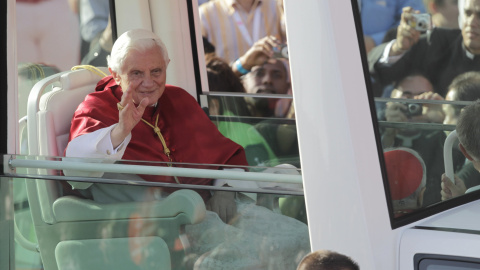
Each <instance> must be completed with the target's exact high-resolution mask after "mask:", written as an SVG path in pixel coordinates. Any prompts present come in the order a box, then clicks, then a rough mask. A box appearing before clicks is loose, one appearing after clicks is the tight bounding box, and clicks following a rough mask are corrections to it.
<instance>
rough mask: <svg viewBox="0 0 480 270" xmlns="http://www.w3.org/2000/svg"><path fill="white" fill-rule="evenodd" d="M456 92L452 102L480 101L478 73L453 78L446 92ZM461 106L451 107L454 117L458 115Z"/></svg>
mask: <svg viewBox="0 0 480 270" xmlns="http://www.w3.org/2000/svg"><path fill="white" fill-rule="evenodd" d="M452 89H454V90H456V91H455V93H454V96H453V100H460V101H475V100H477V99H480V72H478V71H469V72H465V73H462V74H460V75H458V76H457V77H455V78H454V79H453V81H452V82H451V83H450V85H449V86H448V90H449V91H450V90H452ZM462 107H463V106H460V105H453V108H454V109H455V115H459V114H460V110H461V109H462Z"/></svg>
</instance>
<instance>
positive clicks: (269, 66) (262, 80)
mask: <svg viewBox="0 0 480 270" xmlns="http://www.w3.org/2000/svg"><path fill="white" fill-rule="evenodd" d="M287 76H288V75H287V71H286V70H285V66H284V65H283V63H282V62H281V61H279V60H276V59H270V60H269V61H268V62H266V63H265V64H264V65H263V66H255V67H253V68H252V71H251V72H250V73H248V74H247V75H246V76H245V78H244V81H243V83H244V86H245V90H246V91H247V93H253V94H255V93H266V94H286V93H287V91H288V89H289V88H290V83H289V82H288V79H289V78H288V77H287Z"/></svg>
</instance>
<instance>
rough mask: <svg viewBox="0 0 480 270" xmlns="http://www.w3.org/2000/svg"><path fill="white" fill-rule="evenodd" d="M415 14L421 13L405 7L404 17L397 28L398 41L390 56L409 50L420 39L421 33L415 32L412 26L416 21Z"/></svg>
mask: <svg viewBox="0 0 480 270" xmlns="http://www.w3.org/2000/svg"><path fill="white" fill-rule="evenodd" d="M413 13H417V14H418V13H420V11H418V10H415V11H414V10H413V8H411V7H404V8H403V10H402V17H401V19H400V24H399V25H398V27H397V39H396V41H395V43H394V44H393V46H392V49H391V50H390V56H393V55H399V54H401V53H403V52H405V51H407V50H409V49H410V48H411V47H412V46H413V45H414V44H415V43H417V42H418V39H419V38H420V32H419V31H417V30H415V28H414V27H412V26H411V25H410V22H411V21H412V20H414V18H413V17H412V14H413Z"/></svg>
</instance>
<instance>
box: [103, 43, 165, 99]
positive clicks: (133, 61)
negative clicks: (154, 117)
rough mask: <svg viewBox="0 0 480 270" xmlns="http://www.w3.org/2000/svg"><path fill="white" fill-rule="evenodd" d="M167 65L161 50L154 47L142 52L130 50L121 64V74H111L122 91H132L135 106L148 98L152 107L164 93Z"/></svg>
mask: <svg viewBox="0 0 480 270" xmlns="http://www.w3.org/2000/svg"><path fill="white" fill-rule="evenodd" d="M167 64H168V63H165V59H164V58H163V54H162V51H161V49H160V48H159V47H157V46H155V47H152V48H150V49H147V50H145V51H144V52H140V51H138V50H130V51H129V53H128V54H127V57H126V58H125V62H124V63H123V67H122V69H121V70H122V72H121V74H120V73H116V72H113V71H111V72H112V75H113V78H114V79H115V81H116V82H117V84H118V85H120V86H121V87H122V90H123V91H126V90H127V89H128V87H130V88H131V90H133V101H134V102H135V104H139V103H140V101H141V100H142V99H144V98H148V105H153V104H155V103H156V102H157V101H158V99H159V98H160V97H161V96H162V94H163V92H164V91H165V81H166V76H167V73H166V71H167Z"/></svg>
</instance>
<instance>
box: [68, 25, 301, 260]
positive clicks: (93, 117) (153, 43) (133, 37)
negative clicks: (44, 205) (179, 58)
mask: <svg viewBox="0 0 480 270" xmlns="http://www.w3.org/2000/svg"><path fill="white" fill-rule="evenodd" d="M169 61H170V60H169V58H168V52H167V50H166V48H165V45H164V44H163V42H162V41H161V40H160V38H158V37H157V36H156V35H155V34H153V33H152V32H150V31H147V30H139V29H137V30H131V31H128V32H126V33H124V34H122V35H121V36H120V37H119V38H118V39H117V41H116V42H115V44H114V45H113V49H112V54H111V56H110V57H109V58H108V65H109V70H110V72H111V73H112V75H111V76H108V77H106V78H104V79H102V80H101V81H100V82H99V83H98V85H97V89H96V90H97V91H96V92H94V93H92V94H90V95H88V96H87V97H86V99H85V101H84V102H83V103H82V104H81V105H80V106H79V107H78V109H77V111H76V112H75V114H74V117H73V120H72V126H71V130H70V142H69V144H68V146H67V149H66V156H67V157H90V158H92V157H96V158H102V159H103V160H111V161H115V160H118V159H128V160H141V161H163V162H166V163H167V164H171V163H173V162H180V163H179V164H177V165H176V166H180V164H182V163H194V164H196V166H195V167H196V168H204V167H206V166H203V165H202V164H219V165H222V164H227V165H233V166H235V167H240V166H242V165H247V161H246V158H245V152H244V150H243V148H242V147H241V146H239V145H238V144H236V143H234V142H232V141H231V140H229V139H227V138H225V137H223V136H222V135H221V134H220V132H219V131H218V129H217V128H216V126H215V125H214V124H213V123H212V122H211V121H210V119H209V118H208V117H207V115H206V114H205V113H204V111H203V110H202V109H201V108H200V106H199V105H198V103H197V102H196V101H195V99H194V98H193V97H192V96H190V95H189V94H188V93H187V92H186V91H184V90H183V89H180V88H178V87H175V86H171V85H166V84H165V81H166V70H167V66H168V63H169ZM219 165H212V166H208V167H209V168H212V167H216V168H218V167H220V166H219ZM65 173H66V174H67V173H68V172H65ZM142 178H143V179H145V180H147V181H161V182H168V183H174V182H178V183H180V184H199V185H212V184H213V180H212V179H190V178H183V177H178V179H177V178H171V177H154V176H142ZM218 182H219V183H225V182H224V181H218ZM148 191H149V190H148V189H142V187H140V189H139V190H137V189H136V188H135V187H133V186H127V187H126V188H123V187H122V186H113V185H99V184H94V185H93V186H92V187H90V188H89V190H87V192H90V194H86V195H91V196H92V197H93V199H94V200H96V201H102V202H113V201H128V200H146V199H147V200H148V199H157V197H158V196H153V198H147V197H145V196H148V195H149V192H148ZM163 192H166V193H168V192H169V190H168V189H163V190H162V192H160V194H158V195H160V196H166V195H168V194H164V193H163ZM154 193H155V192H154ZM137 195H138V196H137ZM154 195H155V194H154ZM201 195H203V197H204V199H205V201H206V206H207V209H210V210H212V211H207V216H206V218H205V220H204V221H203V222H200V223H199V224H195V225H190V226H186V228H185V232H186V235H187V237H188V241H189V242H190V244H191V246H190V253H189V255H188V258H186V259H192V260H194V261H195V264H196V267H197V266H198V267H199V268H198V269H229V268H230V267H232V268H234V269H244V268H251V269H258V268H259V267H261V266H262V265H265V264H268V263H269V262H268V260H269V259H270V258H272V257H275V258H276V259H275V265H272V267H273V268H275V269H279V267H280V266H281V265H290V266H291V265H293V264H295V263H296V261H295V258H296V257H298V256H299V255H300V254H303V253H305V252H306V251H307V250H308V249H309V241H308V229H307V226H306V225H305V224H303V223H301V222H300V221H297V220H294V219H292V218H289V217H285V216H283V215H279V214H276V213H274V212H272V211H270V210H268V209H267V208H264V207H259V206H256V205H255V202H253V201H252V200H251V199H250V198H248V197H246V196H244V195H243V194H236V193H235V192H233V191H232V192H226V191H215V192H214V194H213V196H211V195H210V193H209V192H205V193H201ZM235 195H236V196H235ZM234 197H235V198H234ZM237 209H238V215H237ZM219 217H220V218H219ZM233 217H235V218H233ZM272 224H281V226H273V225H272ZM259 235H261V236H262V237H259ZM238 254H242V256H239V255H238ZM247 254H248V255H247ZM277 264H278V265H277ZM290 268H292V267H290Z"/></svg>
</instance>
